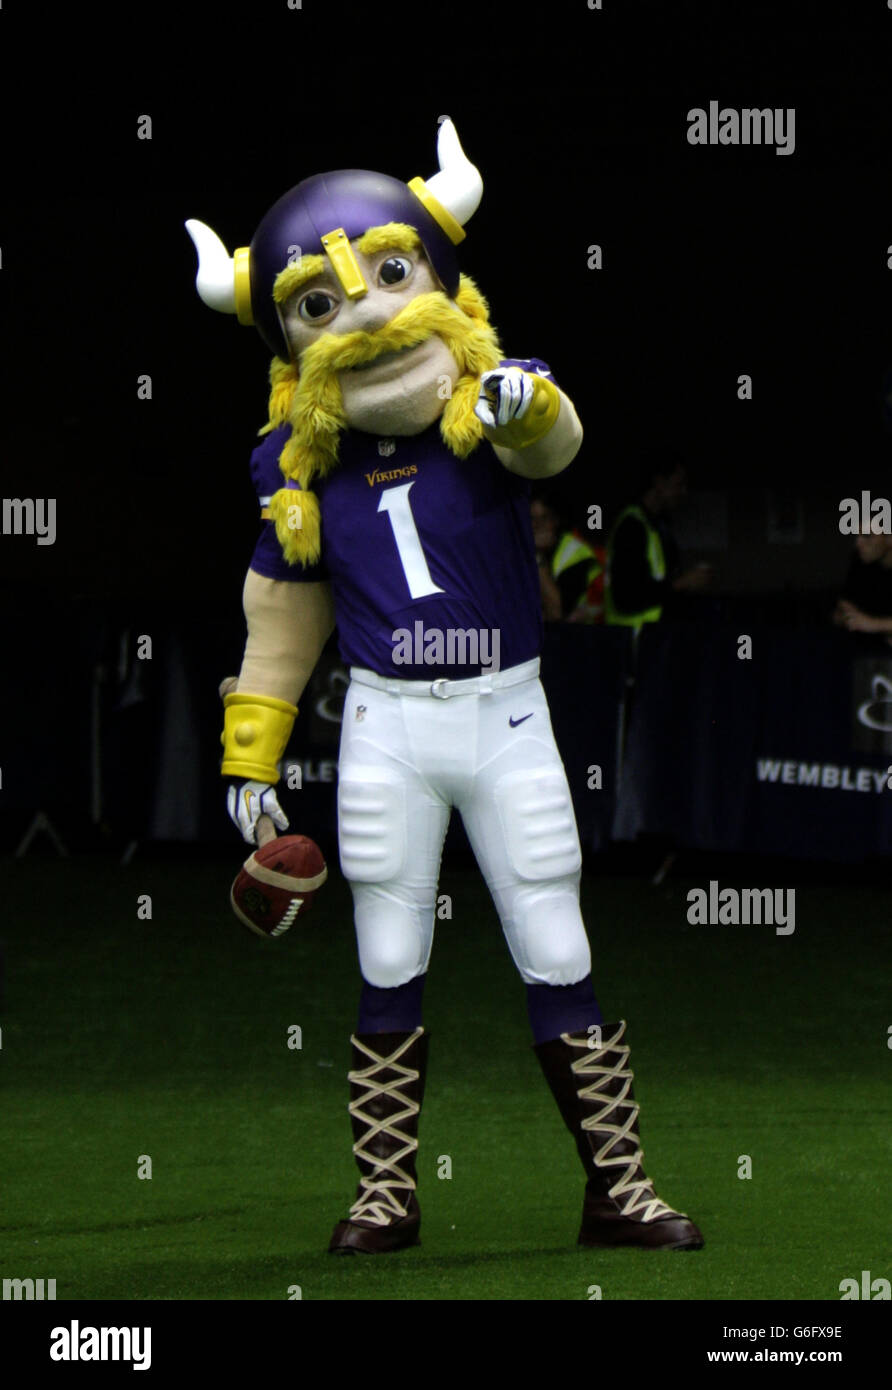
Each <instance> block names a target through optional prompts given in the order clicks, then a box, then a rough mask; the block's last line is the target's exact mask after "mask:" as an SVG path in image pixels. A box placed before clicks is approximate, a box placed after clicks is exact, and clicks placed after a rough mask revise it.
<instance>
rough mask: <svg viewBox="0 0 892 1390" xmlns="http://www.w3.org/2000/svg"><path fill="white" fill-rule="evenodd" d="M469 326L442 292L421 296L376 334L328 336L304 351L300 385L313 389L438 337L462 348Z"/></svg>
mask: <svg viewBox="0 0 892 1390" xmlns="http://www.w3.org/2000/svg"><path fill="white" fill-rule="evenodd" d="M466 325H468V319H467V317H466V315H464V314H463V313H462V311H461V310H460V309H458V308H457V307H456V306H455V305H454V304H453V303H452V301H451V300H449V299H447V297H446V295H445V294H443V292H442V291H441V290H432V291H430V292H429V293H428V294H420V295H418V296H417V297H416V298H415V299H413V300H411V301H410V302H409V303H408V304H406V305H405V306H404V308H402V309H400V311H399V313H397V314H395V315H394V317H393V318H392V319H391V320H390V322H389V323H385V324H384V325H383V327H381V328H377V329H375V330H374V332H371V333H369V332H365V331H364V330H362V329H356V330H355V331H354V332H352V333H340V334H338V333H326V334H325V335H324V336H323V337H322V338H320V339H319V341H318V342H315V343H312V344H311V345H310V346H309V347H308V348H305V349H304V351H303V353H302V354H301V359H300V381H301V385H303V384H304V383H306V385H307V387H308V388H310V389H311V390H312V389H313V386H315V387H318V386H321V385H322V382H323V379H324V378H325V377H331V376H333V375H335V374H336V373H338V372H343V371H349V370H350V368H352V367H364V366H367V365H368V364H369V363H371V362H374V361H375V360H376V358H378V357H382V356H383V355H384V354H385V353H387V352H400V351H402V350H403V349H404V348H413V347H418V346H419V345H420V344H421V343H424V342H426V341H427V339H428V338H433V337H434V336H436V335H437V334H439V336H440V337H442V338H443V339H444V340H445V341H446V344H447V346H449V347H451V348H452V347H453V344H455V345H456V346H459V345H460V344H461V341H462V338H463V337H464V336H466V334H465V333H463V332H462V330H463V329H465V328H466ZM453 350H454V348H453ZM311 383H312V385H311Z"/></svg>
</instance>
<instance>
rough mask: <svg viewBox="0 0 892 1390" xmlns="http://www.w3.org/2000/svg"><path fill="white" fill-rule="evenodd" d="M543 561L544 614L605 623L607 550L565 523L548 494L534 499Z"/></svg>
mask: <svg viewBox="0 0 892 1390" xmlns="http://www.w3.org/2000/svg"><path fill="white" fill-rule="evenodd" d="M530 518H531V520H532V523H533V541H534V544H535V546H536V560H537V563H538V565H539V590H540V593H541V596H542V616H543V618H544V619H545V621H546V622H547V623H557V622H561V621H563V622H568V623H602V622H603V621H604V571H605V568H606V551H605V549H604V547H603V546H595V545H592V544H591V542H590V541H588V540H586V538H585V537H584V536H583V534H582V532H581V531H579V530H577V529H576V528H575V527H569V526H566V525H565V524H564V523H563V520H562V518H561V514H560V512H559V510H558V508H557V507H556V506H555V505H554V504H553V503H552V502H550V501H549V500H548V497H547V495H546V494H543V493H541V492H540V493H535V494H534V495H533V497H532V499H531V501H530Z"/></svg>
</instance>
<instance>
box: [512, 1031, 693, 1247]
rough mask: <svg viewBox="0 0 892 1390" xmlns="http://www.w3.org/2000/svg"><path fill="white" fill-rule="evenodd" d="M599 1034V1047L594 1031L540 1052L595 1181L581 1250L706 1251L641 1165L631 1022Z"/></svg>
mask: <svg viewBox="0 0 892 1390" xmlns="http://www.w3.org/2000/svg"><path fill="white" fill-rule="evenodd" d="M599 1027H600V1030H601V1043H600V1045H598V1046H596V1047H592V1046H591V1045H590V1044H591V1043H592V1041H593V1038H592V1037H590V1036H589V1034H588V1033H587V1032H586V1033H562V1034H561V1036H560V1037H559V1038H555V1039H554V1040H553V1041H551V1042H546V1043H540V1044H539V1046H538V1047H536V1048H534V1049H533V1050H534V1051H535V1053H536V1055H537V1057H538V1058H539V1061H540V1063H541V1064H542V1070H543V1071H544V1073H545V1079H546V1081H547V1082H548V1084H549V1086H550V1087H551V1090H552V1094H553V1095H554V1098H555V1100H556V1101H557V1103H558V1107H559V1109H560V1112H561V1115H562V1116H563V1118H564V1122H565V1124H566V1126H567V1128H568V1129H569V1131H570V1133H571V1134H572V1135H573V1138H574V1139H575V1140H576V1147H577V1149H578V1150H579V1156H580V1158H581V1159H582V1164H583V1167H584V1168H585V1171H586V1174H587V1176H588V1182H587V1183H586V1186H585V1200H584V1202H583V1207H582V1226H581V1228H580V1231H579V1240H578V1243H579V1244H580V1245H639V1246H648V1247H661V1248H662V1249H665V1250H700V1249H701V1248H702V1246H703V1237H702V1235H701V1234H700V1232H699V1231H698V1230H697V1227H696V1226H695V1225H694V1223H693V1221H690V1220H689V1219H688V1217H687V1216H685V1214H684V1213H683V1212H680V1211H673V1209H672V1207H669V1206H667V1205H666V1203H665V1202H662V1201H660V1199H659V1197H657V1196H656V1195H655V1193H654V1189H653V1183H652V1182H651V1181H650V1179H649V1178H648V1177H646V1176H645V1173H644V1170H643V1168H642V1166H641V1163H642V1160H643V1158H644V1154H643V1153H642V1151H641V1147H640V1143H639V1138H638V1103H637V1101H635V1099H634V1097H633V1094H632V1081H633V1076H632V1072H631V1070H630V1068H629V1065H628V1062H629V1048H628V1047H627V1046H626V1044H625V1043H624V1042H623V1041H622V1039H623V1035H624V1033H625V1029H626V1025H625V1022H620V1023H602V1024H600V1025H599Z"/></svg>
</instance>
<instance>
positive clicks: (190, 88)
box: [0, 0, 892, 611]
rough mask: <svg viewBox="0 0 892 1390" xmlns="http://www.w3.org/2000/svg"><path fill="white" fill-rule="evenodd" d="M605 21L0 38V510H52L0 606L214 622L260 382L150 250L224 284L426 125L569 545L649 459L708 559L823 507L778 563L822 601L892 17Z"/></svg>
mask: <svg viewBox="0 0 892 1390" xmlns="http://www.w3.org/2000/svg"><path fill="white" fill-rule="evenodd" d="M605 4H606V9H605V11H601V12H598V11H591V10H589V9H588V7H587V4H586V3H585V0H573V2H572V3H568V0H559V3H555V4H550V5H549V6H547V7H536V8H535V9H530V10H521V9H519V8H516V7H507V8H506V7H504V6H495V5H485V4H484V5H475V6H473V7H468V6H464V7H463V6H461V5H450V6H443V7H434V8H431V9H427V10H425V9H422V8H420V7H409V6H401V5H398V4H394V3H390V0H388V2H387V3H381V4H375V5H374V6H372V5H353V6H351V5H346V6H345V5H337V6H333V5H330V4H325V3H315V2H314V0H305V3H304V7H303V9H301V10H299V11H292V10H288V9H287V6H286V3H285V0H277V3H275V4H266V3H261V4H253V5H251V6H250V7H247V6H244V7H241V8H240V9H236V10H235V11H233V12H227V11H224V10H221V9H219V8H218V7H215V6H205V5H201V6H198V5H195V4H185V5H178V6H166V7H165V6H157V5H156V6H152V7H151V10H150V11H143V10H140V11H139V12H137V13H134V14H132V15H131V13H130V12H129V11H125V10H123V9H121V10H116V11H114V12H111V11H107V12H106V13H105V14H104V15H103V14H102V13H101V11H100V12H97V11H96V10H91V11H90V13H89V14H87V13H82V12H78V13H77V14H74V13H71V12H69V11H68V10H67V9H66V7H59V8H58V10H57V11H56V12H53V11H52V8H51V10H50V12H49V14H48V13H47V11H46V10H45V9H42V10H41V11H40V12H39V13H35V14H32V15H30V16H28V17H26V16H23V15H22V14H19V13H16V12H9V11H7V10H6V9H4V15H3V23H4V33H5V35H6V37H5V47H4V52H3V65H4V69H5V74H4V75H5V78H6V81H5V82H4V96H3V104H4V112H3V118H4V131H5V140H4V191H5V195H6V196H5V198H4V203H5V211H4V214H3V219H2V252H3V271H2V274H0V295H2V312H3V323H4V331H3V354H4V360H3V371H2V424H0V429H2V448H3V460H4V480H5V481H4V495H24V496H51V495H54V496H56V497H57V499H58V539H57V542H56V544H55V546H53V547H41V548H37V547H36V546H35V545H34V542H33V540H32V539H29V538H25V537H4V538H2V544H0V577H2V580H3V582H4V583H5V584H6V585H7V586H16V585H18V584H20V583H21V584H27V585H28V586H29V588H30V587H31V586H34V585H37V586H41V587H42V588H43V589H45V590H47V591H49V592H52V591H55V590H56V589H57V588H58V586H59V585H60V583H63V584H64V585H65V586H66V588H67V589H68V590H69V591H72V590H74V591H82V592H84V593H89V594H97V595H98V594H101V595H107V594H108V593H109V592H114V594H115V595H116V596H117V597H118V598H119V599H120V600H121V601H122V602H125V603H126V602H131V601H132V602H134V603H135V602H136V601H137V600H138V599H139V598H141V597H148V596H151V597H153V598H157V597H158V596H160V595H162V594H163V595H165V596H167V597H169V598H171V599H174V600H178V599H179V596H180V595H181V593H182V590H183V587H184V585H188V587H189V588H190V589H191V591H192V592H193V594H194V593H196V592H198V593H200V595H201V598H202V602H203V603H204V605H205V606H206V609H207V610H208V611H211V610H221V609H223V608H225V607H226V606H228V605H232V604H233V603H237V602H238V593H239V589H240V585H241V580H242V575H243V570H244V566H245V563H246V561H247V559H248V557H249V555H250V550H251V545H252V540H253V535H254V527H255V514H254V506H253V497H252V494H251V491H250V486H249V483H248V479H247V471H246V463H247V457H248V453H249V452H250V449H251V448H252V447H253V443H254V436H255V432H256V430H257V428H258V427H259V426H260V425H262V424H263V423H264V421H265V418H266V372H267V368H268V354H267V352H266V350H265V348H264V347H263V345H262V343H261V342H260V339H259V337H258V335H257V334H256V332H255V331H254V330H253V329H242V328H240V327H239V326H238V325H237V324H236V322H235V319H234V318H232V319H229V318H226V317H223V316H218V315H216V314H214V313H213V312H212V311H210V310H208V309H206V308H205V307H204V305H202V304H201V302H200V301H199V299H198V296H197V294H196V292H195V289H194V274H195V268H196V267H195V253H194V251H193V248H192V245H191V242H190V241H189V239H188V237H187V235H186V233H185V231H184V230H183V222H184V221H185V220H186V218H187V217H190V216H194V217H198V218H200V219H201V220H203V221H206V222H208V223H209V224H210V225H211V226H213V227H214V228H215V230H216V231H218V233H219V234H220V235H221V236H222V238H223V239H224V241H225V242H226V243H227V245H228V247H229V248H230V250H231V249H232V248H234V247H235V246H237V245H246V244H247V243H248V242H249V240H250V238H251V235H252V233H253V230H254V227H255V226H256V224H257V222H258V221H259V219H260V217H261V216H262V215H263V213H264V212H265V211H266V209H267V208H268V207H269V206H270V205H271V203H272V202H273V201H275V199H276V198H278V197H279V196H280V195H281V193H283V192H284V191H285V190H286V189H287V188H288V187H290V186H292V185H293V184H294V183H297V182H299V181H300V179H301V178H303V177H305V176H307V175H309V174H312V173H316V172H319V171H321V170H324V169H327V168H337V167H350V166H356V167H369V168H376V169H381V170H382V171H384V172H387V173H390V174H394V175H397V176H400V177H404V178H407V179H408V178H410V177H412V176H413V175H414V174H416V173H419V174H421V175H422V176H429V175H430V174H431V173H433V172H434V171H435V169H436V158H435V139H436V130H437V116H438V115H439V114H442V113H448V114H449V115H451V116H452V117H453V119H454V120H455V122H456V124H457V128H458V131H459V134H460V136H461V139H462V142H463V144H464V147H465V149H466V151H467V153H468V154H469V156H470V157H471V159H473V160H474V161H475V162H476V163H477V164H478V165H479V167H480V169H481V171H482V174H483V178H484V196H483V201H482V203H481V206H480V208H479V210H478V212H477V213H476V214H475V216H474V217H473V219H472V221H471V222H470V223H469V226H468V237H467V240H466V241H465V242H464V243H463V244H462V247H461V248H460V256H461V262H462V267H463V269H464V270H466V271H467V272H468V273H469V274H471V275H472V276H473V277H474V278H475V279H476V281H477V282H478V284H479V285H480V287H481V288H482V290H483V291H484V293H485V294H486V295H487V297H488V298H489V300H490V304H491V308H492V315H493V320H494V322H495V324H496V326H497V327H498V329H499V330H500V333H501V337H502V342H503V345H504V346H505V348H506V350H507V351H508V352H509V353H512V354H516V355H524V354H536V355H539V356H542V357H544V358H545V359H546V360H547V361H548V362H549V363H550V364H551V365H552V367H553V369H554V371H555V373H556V374H557V376H558V379H559V380H560V381H561V383H562V384H563V386H564V387H565V388H566V390H567V391H568V393H569V394H570V395H571V397H573V399H574V400H575V401H576V403H577V405H578V408H579V412H580V415H581V418H582V420H583V423H584V425H585V427H586V441H585V445H584V448H583V452H582V454H581V456H580V457H579V458H578V460H577V461H576V463H575V465H574V467H573V468H572V470H571V472H570V475H569V476H568V477H567V479H565V483H564V490H565V491H566V493H567V494H568V500H569V501H570V504H571V510H573V511H574V515H576V516H579V515H580V514H582V515H584V507H585V506H587V505H588V504H589V503H591V502H598V503H601V504H602V505H604V506H607V507H610V506H615V504H616V503H617V502H620V501H622V500H623V493H624V491H625V490H626V489H627V487H628V480H629V469H630V466H631V465H632V463H633V462H634V460H635V459H636V458H637V456H638V455H639V453H640V451H641V450H642V449H643V448H646V447H649V446H653V445H657V446H660V445H667V446H671V447H674V448H677V449H680V450H681V451H682V452H683V453H684V454H685V455H686V456H687V457H688V459H689V461H690V465H691V482H692V487H693V488H694V489H695V490H696V489H697V488H704V489H712V490H715V489H725V490H727V491H728V492H729V493H730V494H732V496H733V498H734V506H733V508H732V511H733V515H734V517H735V518H736V519H737V522H738V523H740V519H741V518H744V522H743V526H742V529H741V527H740V524H738V525H737V526H736V527H735V529H734V532H733V534H732V537H731V546H732V549H735V548H737V549H742V550H744V551H745V550H746V548H747V545H748V543H750V544H755V543H757V542H761V539H762V536H761V530H762V529H764V521H763V519H762V514H761V511H760V510H759V508H758V506H757V501H758V500H759V499H761V498H762V496H763V494H764V489H765V488H766V487H774V488H781V489H783V488H789V489H792V490H794V491H797V492H798V493H799V494H800V495H803V494H804V495H805V496H806V498H809V497H810V498H812V499H813V498H814V497H816V496H819V497H821V498H825V497H826V505H823V503H822V505H821V507H820V508H819V512H818V515H817V517H816V518H815V521H814V525H813V526H812V533H811V535H810V536H809V537H806V540H807V542H810V543H808V544H806V546H805V547H803V548H800V552H799V553H797V554H795V555H790V553H789V552H788V553H787V554H785V555H781V557H780V565H781V567H783V566H787V571H788V572H787V574H786V576H785V577H786V578H788V579H789V578H792V580H793V581H794V583H795V582H796V580H797V578H798V580H799V581H800V582H801V583H802V584H803V585H804V586H805V587H815V585H816V584H817V583H818V580H819V579H820V577H821V575H822V574H824V573H826V571H827V569H828V564H829V567H830V568H831V569H832V570H833V574H832V579H831V583H835V582H836V580H837V579H838V576H839V573H840V570H841V567H842V568H844V562H845V547H844V546H843V548H842V550H840V548H839V537H838V533H837V531H836V521H837V518H838V504H839V499H840V498H841V497H842V496H846V495H849V494H850V493H852V492H855V491H857V490H859V489H860V487H861V486H868V487H869V486H871V485H873V488H874V492H875V493H876V492H879V491H881V490H882V487H883V485H884V481H885V480H886V479H887V477H888V461H889V453H890V444H892V432H890V408H889V403H888V400H887V401H886V402H885V405H884V391H885V392H886V393H890V392H892V380H890V377H889V373H890V372H892V340H890V323H892V272H890V271H889V269H888V268H887V264H886V261H887V251H886V248H887V247H888V246H889V244H890V243H892V216H890V211H892V177H890V163H892V161H890V147H892V96H890V81H889V73H890V71H892V62H890V58H892V46H890V36H892V12H890V11H889V10H888V9H886V7H885V6H884V5H881V4H880V3H876V4H874V5H871V6H868V5H863V6H860V7H858V8H857V9H856V10H855V11H851V10H850V11H849V12H848V13H847V12H844V10H843V9H842V7H839V8H834V11H833V13H832V14H823V13H822V12H821V11H820V10H817V9H816V7H814V6H812V5H790V4H778V5H773V6H771V7H762V8H760V7H758V6H753V5H735V4H724V5H716V4H706V3H704V4H700V5H677V4H673V5H669V6H663V7H662V8H661V7H658V6H656V5H642V4H635V3H632V4H623V5H620V4H618V3H617V4H611V3H610V0H605ZM50 16H51V17H50ZM26 26H27V27H26ZM713 98H714V99H716V100H718V101H719V102H720V103H721V104H723V105H729V106H736V107H741V106H745V105H748V106H754V107H763V106H772V107H788V106H795V108H796V149H795V153H794V154H792V155H787V156H781V155H777V154H775V152H774V151H773V149H771V148H765V147H762V148H759V147H754V148H745V147H718V148H712V147H699V146H695V147H692V146H690V145H688V143H687V141H686V131H687V112H688V110H689V109H690V108H691V107H694V106H702V107H707V106H708V102H709V101H710V99H713ZM143 114H149V115H151V117H152V122H153V138H152V140H151V141H140V140H137V138H136V126H137V119H138V117H139V116H140V115H143ZM592 243H598V244H600V245H601V246H602V248H603V255H604V269H603V270H602V271H600V272H596V271H589V270H588V269H587V265H586V261H587V248H588V246H589V245H590V244H592ZM741 372H748V373H750V374H751V375H752V376H753V379H754V399H753V400H752V401H751V402H740V401H739V400H738V399H737V377H738V375H739V374H740V373H741ZM141 373H150V374H151V376H152V383H153V399H152V400H151V401H150V402H140V401H138V400H137V398H136V389H137V387H136V383H137V378H138V376H139V375H140V374H141ZM750 513H752V518H751V522H748V521H746V518H748V517H749V516H750ZM822 523H826V524H825V525H823V527H822ZM828 545H830V546H833V545H836V549H835V550H834V551H833V559H832V562H829V561H828V554H827V549H826V547H827V546H828ZM746 575H747V567H746V565H743V566H741V564H740V563H739V562H738V563H736V564H732V565H731V567H730V569H729V570H728V571H727V576H726V587H728V585H730V587H732V588H733V587H735V585H736V587H738V588H739V587H741V584H743V586H744V587H746ZM780 575H781V570H780V569H779V568H778V567H777V566H775V569H774V571H773V578H772V580H771V583H770V584H769V587H772V586H773V587H789V585H788V584H787V585H786V586H785V584H784V582H783V577H780V578H779V576H780ZM759 582H760V581H759V580H758V578H756V576H755V575H754V576H753V577H752V580H751V583H752V584H753V585H754V586H756V587H758V585H759ZM762 582H763V586H764V580H763V581H762Z"/></svg>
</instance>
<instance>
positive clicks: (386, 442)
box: [378, 439, 396, 459]
mask: <svg viewBox="0 0 892 1390" xmlns="http://www.w3.org/2000/svg"><path fill="white" fill-rule="evenodd" d="M395 449H396V440H395V439H379V440H378V453H379V454H380V455H381V458H382V459H389V458H390V455H391V454H392V453H393V452H394V450H395Z"/></svg>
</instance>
